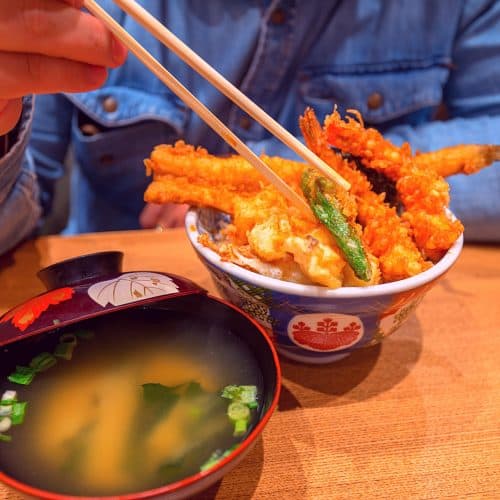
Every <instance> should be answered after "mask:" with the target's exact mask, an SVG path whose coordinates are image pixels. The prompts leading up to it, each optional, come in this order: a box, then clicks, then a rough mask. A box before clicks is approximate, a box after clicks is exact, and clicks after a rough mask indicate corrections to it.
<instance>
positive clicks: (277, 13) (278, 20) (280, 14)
mask: <svg viewBox="0 0 500 500" xmlns="http://www.w3.org/2000/svg"><path fill="white" fill-rule="evenodd" d="M270 19H271V23H273V24H283V23H284V22H285V19H286V14H285V11H284V10H283V9H281V8H277V9H275V10H273V12H272V13H271V18H270Z"/></svg>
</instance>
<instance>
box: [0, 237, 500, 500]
mask: <svg viewBox="0 0 500 500" xmlns="http://www.w3.org/2000/svg"><path fill="white" fill-rule="evenodd" d="M99 250H122V251H123V252H124V253H125V259H124V269H125V270H151V271H154V270H160V271H166V272H172V273H176V274H182V275H184V276H186V277H188V278H190V279H192V280H193V281H196V282H197V283H198V284H200V285H202V286H204V287H205V288H207V289H209V290H210V291H211V292H213V293H215V292H214V288H213V285H212V283H211V281H210V278H209V276H208V273H207V271H206V270H205V269H204V267H203V266H202V264H201V263H200V262H199V261H198V260H197V258H196V256H195V254H194V252H193V251H192V250H191V248H190V246H189V243H188V241H187V238H186V237H185V235H184V232H183V230H172V231H166V232H164V233H157V232H154V231H141V232H139V231H137V232H117V233H101V234H90V235H82V236H77V237H67V238H64V237H57V236H51V237H44V238H40V239H38V240H35V241H32V242H28V243H26V244H24V245H22V246H20V247H19V248H17V249H16V250H15V251H14V252H12V253H11V254H9V255H7V256H4V257H0V313H2V312H5V311H6V310H7V309H9V308H10V307H12V306H14V305H16V304H18V303H20V302H22V301H24V300H25V299H27V298H29V297H31V296H33V295H34V294H36V293H40V292H42V291H43V287H42V285H41V283H40V282H39V281H38V280H37V278H36V277H35V273H36V272H37V271H38V270H39V269H40V268H41V267H44V266H46V265H49V264H52V263H54V262H57V261H59V260H62V259H65V258H68V257H74V256H77V255H81V254H85V253H91V252H94V251H99ZM499 293H500V247H498V246H497V247H495V246H466V247H465V248H464V250H463V253H462V255H461V256H460V258H459V260H458V262H457V263H456V264H455V266H454V268H453V269H452V270H451V271H450V272H449V273H448V274H447V275H446V277H445V278H444V279H443V280H442V281H441V282H440V283H438V284H437V285H436V286H435V287H434V288H433V289H432V290H431V291H430V292H429V293H428V295H427V296H426V297H425V299H424V300H423V302H422V303H421V305H420V306H419V308H418V309H417V311H416V313H415V315H414V316H413V317H412V318H410V319H409V320H408V322H407V323H405V324H404V325H403V326H402V328H401V329H400V330H399V331H398V332H396V333H395V334H394V335H392V336H391V337H389V338H387V339H385V340H384V342H383V344H381V345H378V346H374V347H372V348H369V349H364V350H360V351H359V352H357V353H355V354H353V355H351V356H350V357H348V358H346V359H343V360H341V361H339V362H337V363H335V364H330V365H323V366H310V365H302V364H297V363H292V362H289V361H286V360H282V368H283V373H284V380H283V392H282V396H281V399H280V404H279V409H278V411H277V412H276V413H275V414H274V415H273V417H272V418H271V420H270V422H269V424H268V426H267V427H266V429H265V431H264V433H263V438H262V439H260V440H259V441H258V443H257V445H256V446H255V448H254V449H253V450H252V451H251V452H250V454H249V455H248V456H247V457H246V458H245V460H244V461H243V462H242V463H241V464H240V465H239V466H238V467H237V468H236V469H235V470H234V471H233V472H231V473H230V474H228V475H227V476H226V477H225V478H224V479H223V480H222V481H221V482H220V483H218V484H217V485H215V486H214V487H212V488H211V489H209V490H208V491H206V492H204V493H203V494H201V495H198V496H197V497H196V499H197V500H200V499H207V500H213V499H217V500H223V499H224V500H226V499H227V500H233V499H262V500H274V499H276V500H278V499H279V500H282V499H287V498H290V499H294V500H299V499H314V500H316V499H333V498H346V499H347V498H397V499H400V498H425V499H428V498H436V499H441V498H466V497H467V498H500V472H499V471H500V391H499V389H500V298H499ZM20 498H21V497H20V496H19V495H18V494H17V493H14V492H10V491H8V490H7V489H6V488H5V487H4V486H1V485H0V499H3V500H18V499H20Z"/></svg>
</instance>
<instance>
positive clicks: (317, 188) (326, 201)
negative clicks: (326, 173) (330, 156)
mask: <svg viewBox="0 0 500 500" xmlns="http://www.w3.org/2000/svg"><path fill="white" fill-rule="evenodd" d="M301 188H302V192H303V193H304V196H305V198H306V200H307V202H308V203H309V205H310V207H311V210H312V212H313V214H314V215H315V217H316V218H317V219H318V220H319V221H320V222H321V223H322V224H324V225H325V226H326V228H327V229H328V231H330V233H331V234H332V236H333V237H334V239H335V242H336V243H337V245H338V247H339V249H340V251H341V252H342V254H343V256H344V258H345V259H346V261H347V263H348V264H349V265H350V266H351V268H352V269H353V271H354V273H355V274H356V276H357V277H358V278H359V279H361V280H363V281H369V280H370V278H371V274H372V273H371V266H370V262H369V261H368V258H367V256H366V253H365V250H364V248H363V244H362V243H361V240H360V238H359V236H358V234H357V233H356V230H355V229H354V227H353V226H351V225H350V224H349V222H348V220H347V218H346V217H345V215H344V214H343V213H342V207H341V205H340V203H339V201H338V200H337V198H336V197H335V185H334V184H333V182H330V181H329V180H327V179H325V178H324V177H320V176H318V175H316V174H315V173H314V172H312V171H311V170H310V169H307V170H305V172H304V173H303V175H302V179H301Z"/></svg>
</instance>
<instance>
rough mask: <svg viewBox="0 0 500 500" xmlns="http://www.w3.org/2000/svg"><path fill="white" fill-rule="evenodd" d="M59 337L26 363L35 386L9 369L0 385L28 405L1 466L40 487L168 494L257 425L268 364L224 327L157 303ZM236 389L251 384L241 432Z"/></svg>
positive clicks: (82, 492)
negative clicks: (165, 489)
mask: <svg viewBox="0 0 500 500" xmlns="http://www.w3.org/2000/svg"><path fill="white" fill-rule="evenodd" d="M47 336H48V335H47ZM50 337H51V338H50V340H49V341H48V342H47V341H46V340H44V344H43V352H44V353H45V354H42V352H40V351H39V352H32V353H29V356H28V353H27V352H24V351H23V355H22V356H20V357H19V358H18V359H17V360H16V363H17V364H22V365H24V366H26V367H28V368H29V366H30V362H31V363H32V365H31V366H38V367H39V368H40V369H38V370H36V373H35V374H34V376H33V379H32V380H31V382H30V383H29V384H28V385H20V384H16V383H12V382H11V381H9V380H8V379H7V376H8V375H9V373H7V374H3V373H2V380H1V381H0V390H1V391H2V392H1V394H4V391H6V390H7V389H8V390H12V389H13V390H15V391H17V401H19V402H27V405H26V407H25V413H24V421H23V422H22V423H21V424H20V425H13V426H12V427H11V428H10V429H9V430H8V432H5V433H4V435H5V436H7V435H8V439H4V440H3V442H0V470H2V471H3V472H5V473H6V474H8V475H10V476H12V477H14V478H16V479H18V480H20V481H22V482H24V483H26V484H29V485H31V486H34V487H37V488H40V489H43V490H49V491H52V492H56V493H65V494H71V495H78V496H106V495H119V494H124V493H133V492H138V491H144V490H147V489H151V488H156V487H160V486H163V485H165V484H168V483H171V482H174V481H177V480H179V479H182V478H185V477H187V476H189V475H192V474H194V473H196V472H199V471H200V469H202V468H203V467H208V466H210V464H211V463H213V462H215V461H216V460H217V459H218V458H220V457H221V456H222V455H223V454H224V452H227V450H231V449H233V447H235V446H237V445H238V443H240V442H241V441H242V439H244V437H245V436H246V435H247V433H248V432H250V430H251V428H252V426H253V425H254V424H255V422H256V421H257V420H258V413H259V411H260V409H261V408H260V406H261V404H262V401H261V397H262V390H263V378H262V373H261V371H260V368H259V364H258V362H257V360H256V358H255V356H254V353H253V352H252V350H251V348H250V347H249V346H248V345H247V344H246V342H245V341H243V340H242V339H241V338H239V337H238V336H237V335H236V334H235V333H231V332H230V331H229V332H228V330H227V329H226V328H225V327H223V326H210V325H209V324H207V321H206V320H203V319H196V317H195V318H193V317H189V318H186V315H185V314H182V313H180V312H175V311H164V310H155V309H154V308H153V309H148V310H140V309H139V310H132V311H129V312H121V313H114V314H112V315H109V316H104V317H102V318H100V319H99V318H97V319H93V320H89V321H87V322H85V323H81V324H80V325H79V326H78V327H75V328H70V327H68V328H66V329H62V330H60V331H59V332H53V333H51V334H50ZM34 345H35V346H36V339H35V343H34ZM38 347H39V348H41V347H42V346H41V345H40V346H38ZM35 351H36V349H35ZM32 355H35V360H33V356H32ZM40 355H41V356H40ZM44 356H45V357H44ZM52 358H54V359H55V360H56V362H55V364H54V363H53V362H52ZM33 362H34V363H35V364H33ZM36 363H38V364H39V365H36ZM2 372H3V370H2ZM16 372H19V368H18V369H16V368H15V367H14V376H15V374H16ZM18 374H19V373H18ZM21 374H22V369H21ZM10 375H12V373H10ZM226 386H245V387H247V388H248V387H250V388H252V387H253V390H254V396H255V398H254V399H253V403H249V404H246V403H248V402H249V401H250V400H245V401H244V403H245V404H246V407H247V409H244V413H245V416H244V418H243V420H244V422H243V425H242V421H241V418H240V420H239V423H238V417H236V418H235V417H234V415H233V416H230V415H229V413H230V412H229V411H228V408H229V406H230V405H231V404H233V402H232V401H231V397H232V396H231V395H229V396H228V395H227V394H226V396H227V397H223V395H222V391H223V389H224V388H225V387H226ZM232 389H235V388H234V387H232ZM235 390H239V389H235ZM229 392H231V388H230V389H229ZM1 394H0V396H1ZM240 416H241V415H240ZM238 425H239V429H237V427H238Z"/></svg>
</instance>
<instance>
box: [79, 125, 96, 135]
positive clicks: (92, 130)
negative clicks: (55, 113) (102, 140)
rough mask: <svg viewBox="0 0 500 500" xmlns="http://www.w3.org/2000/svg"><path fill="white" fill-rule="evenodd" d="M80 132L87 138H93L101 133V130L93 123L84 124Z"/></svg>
mask: <svg viewBox="0 0 500 500" xmlns="http://www.w3.org/2000/svg"><path fill="white" fill-rule="evenodd" d="M80 130H81V132H82V134H83V135H86V136H89V137H91V136H93V135H96V134H98V133H99V129H98V128H97V127H96V126H95V125H94V124H92V123H84V124H83V125H82V126H81V127H80Z"/></svg>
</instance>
